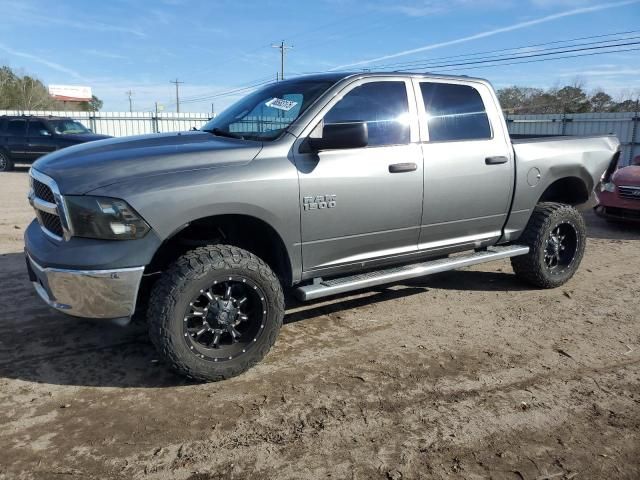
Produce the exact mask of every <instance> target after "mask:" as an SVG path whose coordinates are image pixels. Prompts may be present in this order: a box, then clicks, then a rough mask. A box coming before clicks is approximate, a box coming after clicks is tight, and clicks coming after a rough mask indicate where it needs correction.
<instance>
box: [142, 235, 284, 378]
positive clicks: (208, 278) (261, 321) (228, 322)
mask: <svg viewBox="0 0 640 480" xmlns="http://www.w3.org/2000/svg"><path fill="white" fill-rule="evenodd" d="M283 317H284V297H283V294H282V288H281V285H280V282H279V280H278V279H277V277H276V276H275V274H274V273H273V272H272V271H271V269H270V268H269V267H268V266H267V265H266V264H265V263H264V262H263V261H262V260H260V259H259V258H258V257H256V256H255V255H253V254H252V253H250V252H247V251H246V250H242V249H240V248H236V247H231V246H225V245H215V246H209V247H202V248H197V249H195V250H192V251H191V252H188V253H186V254H185V255H183V256H182V257H180V258H179V259H178V260H177V261H176V262H175V263H174V264H173V265H172V266H171V267H170V268H169V270H168V271H167V272H166V273H165V274H164V275H163V277H162V278H161V279H160V280H159V281H158V283H157V284H156V285H155V286H154V288H153V292H152V294H151V298H150V300H149V310H148V319H149V334H150V337H151V340H152V341H153V343H154V345H155V346H156V348H157V349H158V352H159V353H160V354H161V355H162V357H163V359H164V360H165V361H166V362H167V363H168V364H169V365H170V366H171V367H172V368H173V369H174V370H176V371H177V372H179V373H181V374H184V375H186V376H189V377H191V378H194V379H197V380H208V381H211V380H213V381H216V380H222V379H225V378H229V377H232V376H234V375H238V374H240V373H242V372H244V371H246V370H247V369H249V368H250V367H251V366H253V365H254V364H255V363H257V362H259V361H260V360H262V358H263V357H264V356H265V355H266V354H267V352H268V351H269V349H270V348H271V346H272V345H273V343H274V342H275V339H276V337H277V335H278V332H279V330H280V327H281V325H282V319H283Z"/></svg>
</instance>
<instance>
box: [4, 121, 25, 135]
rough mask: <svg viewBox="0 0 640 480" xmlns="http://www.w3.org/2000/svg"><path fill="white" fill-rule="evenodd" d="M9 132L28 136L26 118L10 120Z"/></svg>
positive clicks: (8, 124)
mask: <svg viewBox="0 0 640 480" xmlns="http://www.w3.org/2000/svg"><path fill="white" fill-rule="evenodd" d="M7 133H8V134H9V135H16V136H23V137H24V136H26V135H27V121H26V120H9V121H8V122H7Z"/></svg>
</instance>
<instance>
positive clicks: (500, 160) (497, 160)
mask: <svg viewBox="0 0 640 480" xmlns="http://www.w3.org/2000/svg"><path fill="white" fill-rule="evenodd" d="M508 161H509V159H508V158H507V157H502V156H500V157H487V158H485V159H484V163H486V164H487V165H500V164H501V163H507V162H508Z"/></svg>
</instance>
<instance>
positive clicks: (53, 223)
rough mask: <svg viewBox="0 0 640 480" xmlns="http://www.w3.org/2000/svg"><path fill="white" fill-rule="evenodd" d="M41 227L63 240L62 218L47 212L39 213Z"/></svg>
mask: <svg viewBox="0 0 640 480" xmlns="http://www.w3.org/2000/svg"><path fill="white" fill-rule="evenodd" d="M39 217H40V218H39V220H40V225H41V226H42V227H44V228H45V229H47V230H49V232H51V233H53V234H54V235H56V236H57V237H60V238H62V236H63V235H64V231H63V230H62V223H60V217H59V216H58V215H53V214H51V213H47V212H40V213H39Z"/></svg>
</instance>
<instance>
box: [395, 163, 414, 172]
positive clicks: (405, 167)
mask: <svg viewBox="0 0 640 480" xmlns="http://www.w3.org/2000/svg"><path fill="white" fill-rule="evenodd" d="M417 169H418V165H417V164H416V163H412V162H409V163H394V164H393V165H389V173H402V172H415V171H416V170H417Z"/></svg>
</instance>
